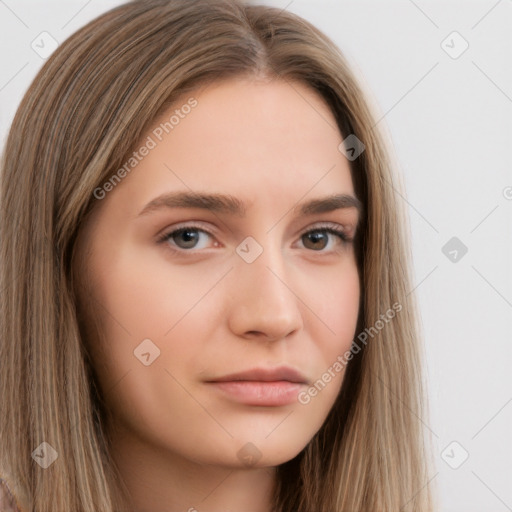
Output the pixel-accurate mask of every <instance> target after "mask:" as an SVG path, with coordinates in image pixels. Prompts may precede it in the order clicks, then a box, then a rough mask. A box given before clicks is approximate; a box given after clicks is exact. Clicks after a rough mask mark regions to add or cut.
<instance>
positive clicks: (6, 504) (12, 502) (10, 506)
mask: <svg viewBox="0 0 512 512" xmlns="http://www.w3.org/2000/svg"><path fill="white" fill-rule="evenodd" d="M0 512H21V510H20V508H19V507H18V504H17V502H16V499H15V498H14V496H13V494H12V493H11V490H10V489H9V487H8V485H7V482H6V481H5V480H4V479H3V478H0Z"/></svg>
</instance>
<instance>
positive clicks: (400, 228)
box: [0, 0, 433, 512]
mask: <svg viewBox="0 0 512 512" xmlns="http://www.w3.org/2000/svg"><path fill="white" fill-rule="evenodd" d="M230 77H233V78H234V77H258V78H261V77H264V78H266V79H276V80H285V81H287V82H289V83H290V85H292V86H293V83H294V81H298V82H302V83H304V84H306V85H308V86H309V87H310V88H312V89H313V90H315V91H317V92H318V93H319V94H320V95H321V96H322V97H323V98H324V99H325V100H326V101H327V103H328V105H329V106H330V108H331V109H332V111H333V113H334V115H335V118H336V120H337V123H338V127H337V128H338V129H339V131H340V132H341V134H342V136H343V137H344V138H346V137H348V136H349V135H354V136H356V137H357V139H359V140H360V141H361V142H362V143H363V144H364V151H363V152H362V153H361V154H360V155H359V157H358V158H356V159H355V160H353V161H351V162H350V164H351V172H352V179H353V182H354V190H355V193H356V195H357V197H358V198H359V199H360V201H361V202H362V203H363V206H364V215H363V218H362V223H361V230H360V232H359V233H360V234H359V236H358V238H357V240H356V249H357V258H358V265H359V270H360V275H361V284H362V294H361V305H360V316H359V320H358V327H357V332H358V333H363V332H366V334H367V337H366V339H365V343H360V341H361V340H362V339H363V338H361V337H359V341H358V340H357V339H355V340H354V346H355V345H356V344H357V345H358V348H359V351H358V352H357V353H355V350H354V355H353V357H352V359H351V360H350V362H349V363H348V366H347V370H346V373H345V377H344V382H343V386H342V389H341V392H340V394H339V396H338V399H337V401H336V403H335V405H334V406H333V408H332V410H331V412H330V414H329V416H328V418H327V419H326V421H325V423H324V425H323V426H322V428H321V429H320V430H319V432H318V433H317V434H316V435H315V436H314V437H313V439H312V440H311V441H310V443H309V444H308V445H307V446H306V448H305V449H304V450H303V451H302V452H301V453H300V454H298V455H297V456H296V457H295V458H294V459H292V460H290V461H288V462H286V463H284V464H282V465H281V466H279V467H278V469H277V481H276V486H275V495H274V510H275V511H276V512H334V511H336V512H355V511H360V512H370V511H371V512H378V511H382V512H397V511H398V510H400V511H402V512H412V511H414V512H429V511H431V510H432V506H433V505H432V492H431V489H430V485H429V470H430V448H429V447H428V448H427V447H426V446H429V445H427V443H426V442H425V435H424V431H423V425H424V424H426V423H427V422H428V420H427V416H426V414H427V410H426V409H427V408H426V404H425V403H424V402H425V401H424V396H425V395H424V393H425V392H424V382H423V379H422V364H421V343H420V335H419V331H420V329H419V325H418V321H417V318H418V316H417V311H416V305H415V301H414V295H413V294H412V293H411V288H412V287H411V268H410V250H409V246H408V237H409V232H408V224H407V218H406V216H405V213H404V211H403V210H402V206H401V205H400V203H399V200H397V198H396V196H395V190H400V189H401V186H400V184H399V183H398V182H397V177H396V176H395V174H394V171H393V168H392V167H393V166H392V163H391V158H390V156H389V154H388V150H387V149H386V147H387V143H386V141H385V137H384V135H383V134H382V133H381V132H380V129H379V127H378V126H377V124H376V116H375V114H374V113H372V109H371V108H370V107H369V104H368V99H367V97H366V95H365V93H364V92H363V89H362V87H361V85H360V84H358V82H357V80H356V78H355V77H354V75H353V73H352V72H351V70H350V68H349V65H348V63H347V61H346V60H345V58H344V56H343V55H342V54H341V52H340V51H339V49H338V48H337V47H336V46H335V45H334V44H333V42H332V41H331V40H330V39H329V38H327V37H326V36H325V35H324V34H322V33H321V32H320V31H319V30H318V29H316V28H315V27H313V26H312V25H311V24H310V23H308V22H307V21H305V20H303V19H301V18H300V17H298V16H296V15H293V14H291V13H290V12H287V11H286V10H279V9H276V8H271V7H265V6H259V5H251V4H247V3H243V2H242V1H241V0H240V1H237V0H213V1H212V0H144V1H142V0H140V1H133V2H130V3H127V4H124V5H121V6H120V7H117V8H115V9H112V10H111V11H109V12H107V13H105V14H103V15H102V16H100V17H98V18H97V19H95V20H93V21H92V22H91V23H89V24H88V25H87V26H85V27H84V28H82V29H81V30H79V31H78V32H76V33H75V34H74V35H73V36H71V37H70V38H69V39H68V40H66V41H65V42H64V43H63V44H62V45H61V46H60V47H59V48H58V49H57V50H56V51H55V53H54V54H53V55H52V56H51V57H50V58H49V59H48V61H47V62H46V64H45V65H44V66H43V68H42V69H41V71H40V72H39V73H38V75H37V76H36V78H35V80H34V81H33V83H32V84H31V86H30V88H29V90H28V91H27V93H26V94H25V96H24V98H23V100H22V102H21V105H20V106H19V108H18V111H17V113H16V116H15V118H14V121H13V124H12V127H11V130H10V133H9V136H8V139H7V142H6V147H5V151H4V154H3V160H2V175H1V189H0V201H1V203H0V204H1V207H2V214H1V219H0V241H1V248H0V279H1V283H0V284H1V290H2V294H3V297H2V301H1V311H0V322H1V324H0V329H1V330H0V361H2V372H1V374H0V397H1V398H0V404H1V405H0V407H1V409H2V410H1V413H0V429H1V430H0V476H2V475H3V476H4V477H5V478H6V480H7V481H9V482H10V484H11V487H12V488H13V489H14V491H15V494H17V495H18V496H19V497H20V498H19V499H20V501H21V504H22V506H23V507H25V508H26V510H27V511H28V510H34V511H37V512H42V511H45V512H46V511H50V510H51V511H57V512H69V511H73V512H82V511H83V512H113V511H116V510H117V511H119V510H126V509H127V508H126V503H125V502H124V501H123V489H122V488H121V487H122V486H120V485H119V481H118V475H117V473H116V468H115V465H114V464H113V462H112V460H111V458H110V455H109V442H108V438H107V437H106V434H105V432H104V428H103V418H104V411H103V410H102V403H101V397H100V396H99V392H98V388H97V385H96V382H95V375H94V371H93V369H92V368H91V361H90V358H89V355H88V352H87V350H86V348H85V346H86V345H85V343H84V335H83V332H82V330H81V328H80V324H79V316H80V311H79V304H78V302H77V291H76V284H75V282H74V280H73V275H74V274H75V273H76V272H77V271H78V272H79V271H80V269H77V268H74V262H75V256H76V254H75V252H74V248H75V242H76V240H77V237H78V235H79V233H80V229H81V226H82V225H83V224H84V222H85V220H86V219H87V216H88V215H89V214H90V213H91V211H92V210H93V209H94V208H95V206H97V203H98V201H97V199H96V197H95V195H94V190H95V189H96V188H97V187H99V186H101V185H102V184H103V183H105V181H106V180H108V179H110V178H111V177H112V175H113V174H114V173H115V171H116V170H117V169H119V167H120V166H121V165H122V164H123V162H125V161H126V156H127V155H129V154H130V151H131V150H132V148H133V147H134V146H135V145H136V144H137V142H138V141H139V140H141V137H142V136H143V135H144V134H145V133H146V131H147V130H148V129H149V127H150V126H151V123H152V122H153V121H154V120H155V119H156V118H157V117H158V116H159V115H160V114H161V113H162V112H163V111H164V110H165V109H167V108H168V107H169V106H170V105H172V104H173V102H174V101H176V99H177V98H178V97H182V96H183V95H184V94H185V93H190V92H193V91H194V89H195V88H197V87H199V86H203V85H206V84H208V83H212V82H214V81H217V80H221V79H225V78H230ZM394 304H395V305H396V304H398V305H399V306H400V309H399V313H396V315H394V317H393V319H392V321H389V322H386V324H385V327H384V328H376V327H375V326H376V325H378V322H379V321H380V322H381V323H382V315H383V314H384V313H385V312H386V311H388V310H390V309H391V308H392V305H394ZM372 329H373V330H372ZM369 334H371V336H368V335H369ZM42 443H48V444H42ZM48 445H49V446H50V447H52V448H53V449H54V450H55V453H56V454H57V459H56V460H55V461H54V462H53V464H51V465H49V467H47V468H46V469H43V468H42V467H41V465H40V464H37V463H36V457H37V455H38V454H39V452H40V453H45V454H46V455H48V456H50V455H51V454H52V453H53V452H52V451H51V450H50V449H49V446H48ZM36 450H39V452H37V451H36ZM45 450H46V451H45Z"/></svg>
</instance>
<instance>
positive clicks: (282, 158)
mask: <svg viewBox="0 0 512 512" xmlns="http://www.w3.org/2000/svg"><path fill="white" fill-rule="evenodd" d="M193 96H194V97H195V98H196V99H197V101H198V105H197V106H196V107H195V108H194V109H193V110H192V111H191V113H190V114H188V115H187V116H186V117H185V118H184V119H180V123H179V125H177V126H176V127H175V128H174V129H173V131H172V132H170V134H169V135H167V136H166V137H165V138H164V139H163V140H162V141H161V142H159V143H158V145H157V147H156V148H154V149H152V150H151V151H150V152H149V154H148V155H147V156H146V157H144V159H143V160H142V161H141V162H140V163H139V164H138V165H137V166H136V167H135V169H134V170H133V171H131V173H130V174H129V175H128V176H126V178H125V179H124V180H123V181H122V182H121V183H120V184H119V185H117V186H116V187H115V189H114V190H112V191H111V192H109V193H108V194H107V195H106V197H105V198H104V199H102V200H101V201H98V204H97V205H96V210H95V211H94V213H93V215H92V217H91V218H90V219H89V221H88V223H87V224H86V225H85V226H84V229H83V231H82V233H81V236H80V238H79V241H78V244H79V248H80V251H83V254H87V258H86V260H85V265H84V267H83V268H82V270H81V272H82V273H83V275H86V276H87V279H86V283H87V289H88V294H89V295H87V297H86V299H84V300H87V301H89V303H91V304H95V305H96V311H95V320H96V321H97V322H98V325H99V332H100V336H93V335H92V334H91V335H90V336H87V342H88V347H89V350H90V352H91V356H92V357H93V361H94V368H95V371H96V373H97V378H98V381H99V385H100V388H101V391H102V393H103V396H104V398H105V402H106V404H107V407H108V409H109V411H110V413H111V415H112V417H113V421H112V424H109V426H108V428H109V429H110V432H112V433H113V434H112V436H113V438H114V442H113V447H112V451H113V457H114V459H115V461H116V463H117V465H118V466H119V469H120V471H121V474H122V477H123V479H124V481H125V483H126V487H127V489H128V490H129V492H130V494H131V500H130V502H131V503H132V504H133V507H134V510H135V511H137V512H149V511H152V512H154V511H169V512H178V511H179V512H182V511H190V512H193V511H194V510H197V511H208V512H221V511H222V512H227V511H240V512H241V511H244V512H268V511H269V510H270V494H271V490H272V486H273V483H274V481H275V467H276V466H278V465H279V464H282V463H284V462H285V461H288V460H290V459H292V458H293V457H295V456H296V455H297V454H298V453H299V452H300V451H301V450H302V449H303V448H304V447H305V446H306V445H307V443H308V442H309V441H310V440H311V438H312V437H313V436H314V435H315V433H316V432H318V430H319V429H320V427H321V426H322V424H323V423H324V421H325V419H326V417H327V415H328V413H329V411H330V409H331V408H332V406H333V404H334V401H335V399H336V396H337V395H338V393H339V390H340V388H341V384H342V379H343V372H338V373H336V377H335V378H333V379H332V380H331V382H330V383H328V384H327V385H326V387H325V388H324V389H323V390H322V391H321V392H319V393H318V395H317V396H316V397H314V398H312V399H311V401H310V402H309V403H308V404H307V405H303V404H301V403H299V402H298V401H297V400H294V401H293V402H292V403H289V404H286V405H282V406H259V405H248V404H245V403H240V402H237V401H235V400H233V399H232V398H230V396H229V395H225V394H223V393H221V392H220V391H219V390H216V389H213V388H212V385H211V384H207V383H206V382H205V381H206V380H208V379H211V378H214V377H220V376H224V375H227V374H230V373H234V372H238V371H242V370H247V369H249V368H253V367H255V366H267V367H275V366H277V365H280V364H288V365H291V366H293V367H295V368H297V369H298V370H300V371H301V372H302V373H303V374H304V375H305V376H306V377H307V380H308V382H309V384H312V383H314V382H315V381H316V380H317V379H319V378H320V376H321V375H322V374H323V373H324V372H325V371H326V369H327V368H329V367H330V366H332V365H333V363H334V362H335V361H336V358H337V357H338V356H339V355H340V354H343V353H344V352H345V351H346V350H348V349H349V348H350V346H351V342H352V339H353V338H354V335H355V329H356V321H357V315H358V305H359V297H360V286H359V275H358V268H357V264H356V258H355V253H354V247H353V244H352V243H350V242H348V243H344V242H343V241H342V240H340V239H339V238H338V237H337V236H336V235H335V234H329V233H327V232H325V231H323V232H321V233H320V235H319V240H317V241H316V242H315V239H314V237H313V239H312V237H311V235H304V233H306V232H308V231H310V230H312V229H313V228H318V227H319V226H318V225H319V224H321V223H330V225H336V226H338V227H340V228H341V229H344V230H345V233H346V234H347V236H353V235H354V231H355V229H356V227H357V222H358V212H357V209H356V208H353V207H352V208H345V209H337V210H334V211H329V212H326V213H316V214H313V215H306V216H304V215H299V214H295V213H294V212H293V211H292V208H293V207H295V206H296V205H297V204H302V203H304V202H305V201H308V200H310V199H314V198H320V197H324V196H327V195H331V194H334V193H339V194H349V195H352V196H354V190H353V184H352V180H351V176H350V168H349V162H348V161H347V159H346V158H345V156H344V155H343V154H342V153H341V152H340V151H339V150H338V145H339V144H340V143H341V141H342V136H341V134H340V133H339V131H338V130H337V127H336V122H335V119H334V117H333V114H332V113H331V111H330V110H329V108H328V106H327V105H326V104H325V103H324V101H323V100H322V98H321V97H320V96H318V95H317V94H316V93H315V92H314V91H312V90H310V89H309V88H307V87H306V86H305V85H302V84H299V83H293V86H292V85H291V84H289V83H286V82H283V81H274V82H268V81H261V80H256V79H254V80H249V79H230V80H228V81H223V82H218V83H215V84H210V85H209V86H208V87H206V88H202V89H199V90H198V91H197V92H196V93H195V94H194V95H193ZM188 97H189V96H187V98H188ZM187 98H185V99H184V100H183V102H177V103H176V105H177V106H178V107H179V106H180V105H183V104H184V103H185V102H186V99H187ZM175 108H176V106H174V107H173V108H171V109H169V112H167V113H166V114H165V115H163V116H162V119H168V118H169V117H170V115H171V114H172V111H173V110H174V109H175ZM162 119H159V120H157V121H156V122H155V126H157V125H158V124H159V123H160V122H161V120H162ZM150 134H151V131H149V132H148V134H146V135H145V136H144V139H145V138H146V137H147V135H150ZM176 191H184V192H190V191H201V192H205V193H222V194H230V195H232V196H235V197H236V198H238V199H239V200H240V201H242V202H244V203H245V206H246V214H245V216H244V217H239V216H236V215H233V214H229V213H222V212H213V211H210V210H203V209H199V208H180V207H174V208H165V207H162V208H160V209H156V210H154V211H152V212H150V213H148V214H145V215H141V216H139V213H140V212H141V210H142V209H143V208H144V207H145V205H146V204H147V203H148V202H150V201H151V200H153V199H154V198H156V197H157V196H159V195H161V194H163V193H166V192H176ZM192 221H193V224H194V225H197V224H199V227H200V228H202V229H205V230H208V231H210V232H211V233H212V235H209V234H208V233H203V232H202V231H195V232H194V233H193V235H195V236H196V237H197V241H196V242H192V243H191V242H190V241H189V242H187V238H186V237H185V238H184V237H183V235H181V236H174V238H172V237H171V238H169V239H168V240H167V241H164V242H163V243H162V242H160V243H159V242H158V241H157V239H158V236H160V235H163V234H166V233H170V232H172V231H173V230H176V229H177V227H183V225H184V223H185V225H186V224H187V223H188V224H190V223H191V222H192ZM196 228H197V226H196ZM248 236H251V237H253V238H254V239H255V240H256V241H257V243H258V244H259V245H260V246H261V247H262V248H263V252H262V253H261V254H260V255H259V256H258V258H257V259H255V261H253V262H252V263H247V262H246V261H245V260H244V259H242V257H241V256H240V255H239V254H238V253H237V252H236V248H237V247H238V246H239V245H240V244H241V242H242V241H243V240H244V239H245V238H246V237H248ZM188 240H190V239H188ZM192 240H194V238H192ZM312 240H313V243H316V245H314V244H312ZM194 243H196V246H195V247H194V245H193V244H194ZM178 244H180V245H178ZM180 247H181V249H180ZM183 247H184V248H183ZM187 247H189V248H187ZM196 247H197V248H196ZM173 248H174V250H175V251H177V252H173V250H172V249H173ZM251 250H253V249H251ZM145 339H150V340H151V341H152V343H154V345H155V346H157V347H158V349H159V350H160V355H159V357H157V358H156V359H154V361H153V362H152V363H151V364H150V365H149V366H145V365H144V364H142V363H141V361H140V360H139V359H138V358H137V357H135V356H134V350H136V349H137V347H138V346H139V345H140V343H141V342H142V340H145ZM306 388H307V386H306V385H304V386H303V389H306ZM247 443H251V445H250V446H251V448H247V446H246V445H247ZM244 446H245V448H244ZM253 447H255V449H254V448H253ZM240 450H241V451H240ZM248 450H249V451H250V450H253V452H251V453H253V454H255V457H254V459H253V461H252V462H251V463H248V462H247V459H243V457H242V456H241V455H244V454H245V455H247V453H248Z"/></svg>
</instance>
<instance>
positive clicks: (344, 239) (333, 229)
mask: <svg viewBox="0 0 512 512" xmlns="http://www.w3.org/2000/svg"><path fill="white" fill-rule="evenodd" d="M187 230H190V231H200V232H202V233H206V234H207V235H209V236H210V237H214V235H213V233H211V232H210V231H208V230H207V229H204V228H203V227H201V226H199V225H197V224H193V223H192V224H186V225H183V226H180V227H179V228H176V229H173V230H172V231H167V232H165V233H164V234H163V235H161V236H160V237H159V238H158V239H157V243H158V244H167V247H168V248H169V250H171V251H173V252H175V253H189V252H190V253H193V252H194V251H196V249H194V248H191V249H183V248H181V247H173V246H170V245H169V244H168V242H169V241H170V240H171V238H172V236H173V235H176V234H177V233H180V232H183V231H187ZM318 232H324V233H330V234H331V235H335V236H337V237H338V238H339V239H340V241H341V243H342V244H343V245H348V244H350V243H351V242H352V241H353V238H350V237H349V236H348V235H347V234H346V233H345V231H344V230H343V229H342V228H340V227H338V226H337V225H335V224H330V223H327V224H322V225H319V226H317V227H315V228H313V229H309V230H307V231H304V232H303V233H301V235H300V238H302V237H303V236H305V235H308V234H311V233H318ZM197 250H198V251H200V250H202V249H197ZM311 252H318V253H323V252H327V253H328V252H332V251H325V250H318V251H315V250H313V249H311Z"/></svg>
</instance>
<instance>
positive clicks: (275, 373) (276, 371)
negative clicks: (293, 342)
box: [209, 366, 307, 384]
mask: <svg viewBox="0 0 512 512" xmlns="http://www.w3.org/2000/svg"><path fill="white" fill-rule="evenodd" d="M237 380H246V381H257V382H274V381H282V380H286V381H289V382H297V383H300V384H307V379H306V377H304V375H302V373H300V372H299V371H298V370H296V369H295V368H292V367H290V366H279V367H277V368H262V367H260V368H252V369H250V370H246V371H243V372H237V373H232V374H230V375H225V376H223V377H218V378H214V379H211V380H210V381H209V382H228V381H237Z"/></svg>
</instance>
